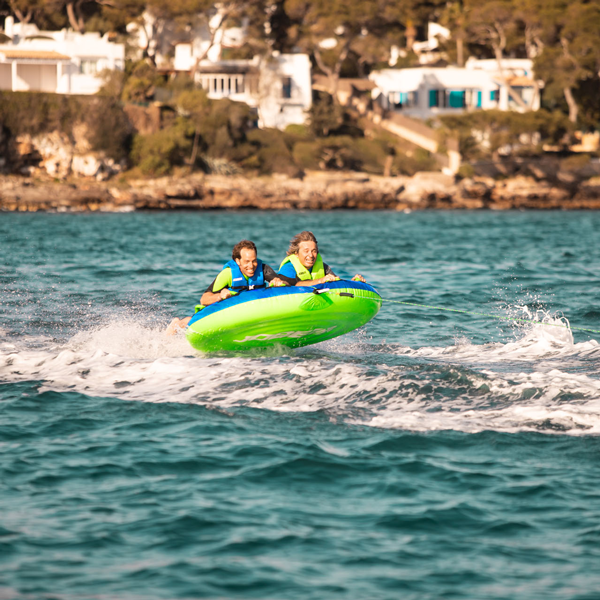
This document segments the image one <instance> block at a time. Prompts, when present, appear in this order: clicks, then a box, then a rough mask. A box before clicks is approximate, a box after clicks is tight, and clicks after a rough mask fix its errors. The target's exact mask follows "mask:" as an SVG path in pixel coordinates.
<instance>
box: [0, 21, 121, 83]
mask: <svg viewBox="0 0 600 600" xmlns="http://www.w3.org/2000/svg"><path fill="white" fill-rule="evenodd" d="M4 27H5V30H4V34H5V35H6V36H7V37H9V38H10V41H9V42H7V43H5V44H0V89H1V90H11V91H13V92H30V91H31V92H33V91H39V92H54V93H57V94H95V93H96V92H97V91H98V90H99V89H100V86H101V85H102V80H101V78H100V77H99V74H100V72H101V71H103V70H104V69H111V70H114V69H119V70H122V69H123V67H124V65H125V46H124V45H123V44H117V43H114V42H112V41H110V40H109V38H108V35H107V34H106V35H104V36H102V37H101V36H100V34H99V33H85V34H81V33H76V32H74V31H71V30H67V29H63V30H62V31H40V30H39V29H38V28H37V27H36V26H35V25H33V24H27V25H22V24H21V23H14V21H13V19H12V17H7V18H6V19H5V22H4Z"/></svg>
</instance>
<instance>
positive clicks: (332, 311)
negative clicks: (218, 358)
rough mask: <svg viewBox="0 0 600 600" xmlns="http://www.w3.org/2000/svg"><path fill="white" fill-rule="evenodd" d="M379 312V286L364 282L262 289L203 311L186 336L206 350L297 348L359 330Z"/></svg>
mask: <svg viewBox="0 0 600 600" xmlns="http://www.w3.org/2000/svg"><path fill="white" fill-rule="evenodd" d="M380 308H381V296H380V295H379V294H378V293H377V291H376V290H375V288H373V287H372V286H370V285H369V284H367V283H361V282H359V281H333V282H330V283H321V284H319V285H315V286H310V287H273V288H262V289H256V290H249V291H246V292H242V293H241V294H239V295H237V296H233V297H231V298H228V299H227V300H222V301H221V302H216V303H215V304H211V305H210V306H207V307H206V308H203V309H202V310H201V311H199V312H197V313H196V314H195V315H194V316H193V317H192V319H191V321H190V322H189V325H188V328H187V330H186V336H187V339H188V341H189V343H190V344H191V345H192V347H194V348H195V349H196V350H200V351H201V352H220V351H225V352H244V351H245V350H251V349H254V348H272V347H274V346H286V347H288V348H298V347H300V346H308V345H310V344H317V343H318V342H323V341H325V340H329V339H331V338H334V337H337V336H340V335H343V334H345V333H348V332H350V331H353V330H354V329H358V328H359V327H362V326H363V325H364V324H365V323H368V322H369V321H370V320H371V319H372V318H373V317H374V316H375V315H376V314H377V313H378V312H379V309H380Z"/></svg>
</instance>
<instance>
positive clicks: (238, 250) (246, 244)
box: [231, 240, 258, 260]
mask: <svg viewBox="0 0 600 600" xmlns="http://www.w3.org/2000/svg"><path fill="white" fill-rule="evenodd" d="M244 248H248V250H254V252H256V254H258V250H257V249H256V245H255V244H254V242H251V241H250V240H242V241H241V242H238V243H237V244H236V245H235V246H234V247H233V252H232V253H231V258H233V260H235V259H236V258H242V250H243V249H244Z"/></svg>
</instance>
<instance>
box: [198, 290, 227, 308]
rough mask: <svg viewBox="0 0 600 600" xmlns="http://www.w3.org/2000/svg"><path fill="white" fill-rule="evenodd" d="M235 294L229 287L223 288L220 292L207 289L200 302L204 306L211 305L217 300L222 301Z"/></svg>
mask: <svg viewBox="0 0 600 600" xmlns="http://www.w3.org/2000/svg"><path fill="white" fill-rule="evenodd" d="M232 295H233V294H232V293H231V291H230V290H228V289H227V288H223V289H222V290H221V291H219V292H209V291H206V292H204V294H202V298H200V304H203V305H204V306H210V305H211V304H214V303H215V302H221V300H226V299H227V298H231V296H232Z"/></svg>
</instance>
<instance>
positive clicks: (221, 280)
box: [200, 268, 233, 306]
mask: <svg viewBox="0 0 600 600" xmlns="http://www.w3.org/2000/svg"><path fill="white" fill-rule="evenodd" d="M230 285H231V269H230V268H227V269H223V270H222V271H221V272H220V273H219V274H218V275H217V276H216V277H215V280H214V281H213V282H212V283H211V284H210V285H209V286H208V287H207V288H206V291H205V292H204V294H202V298H200V304H203V305H204V306H210V305H211V304H214V303H215V302H221V300H225V299H227V298H230V297H231V296H233V294H232V293H231V290H229V289H228V287H229V286H230Z"/></svg>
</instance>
